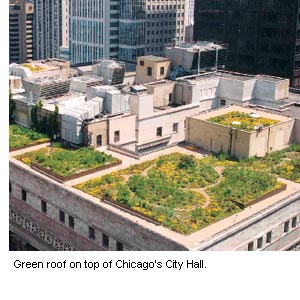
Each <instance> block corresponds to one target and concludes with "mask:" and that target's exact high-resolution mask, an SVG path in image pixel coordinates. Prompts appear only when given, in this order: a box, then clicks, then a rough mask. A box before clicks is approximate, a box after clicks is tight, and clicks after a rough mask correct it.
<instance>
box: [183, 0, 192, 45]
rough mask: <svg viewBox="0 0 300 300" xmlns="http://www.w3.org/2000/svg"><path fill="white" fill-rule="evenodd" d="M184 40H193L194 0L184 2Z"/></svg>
mask: <svg viewBox="0 0 300 300" xmlns="http://www.w3.org/2000/svg"><path fill="white" fill-rule="evenodd" d="M185 7H186V9H185V22H184V23H185V41H186V42H192V41H193V28H194V9H195V0H186V3H185Z"/></svg>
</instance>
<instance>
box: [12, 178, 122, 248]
mask: <svg viewBox="0 0 300 300" xmlns="http://www.w3.org/2000/svg"><path fill="white" fill-rule="evenodd" d="M11 191H12V186H11V183H9V192H10V193H11ZM21 198H22V201H24V202H27V191H25V190H23V189H22V197H21ZM40 201H41V212H42V213H44V214H47V210H48V208H47V202H46V201H44V200H40ZM58 219H59V222H60V223H62V224H64V225H68V227H69V228H70V229H72V230H74V227H75V219H74V217H73V216H71V215H69V216H68V224H66V213H65V212H64V211H62V210H59V214H58ZM88 237H89V239H90V240H96V232H95V228H94V227H91V226H89V232H88ZM101 244H102V247H104V248H106V249H108V247H109V236H108V235H107V234H105V233H102V242H101ZM116 250H117V251H123V250H124V245H123V243H121V242H119V241H117V243H116Z"/></svg>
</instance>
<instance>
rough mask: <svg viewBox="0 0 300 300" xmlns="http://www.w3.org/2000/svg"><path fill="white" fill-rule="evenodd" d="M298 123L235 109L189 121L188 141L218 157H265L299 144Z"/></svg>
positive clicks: (239, 108) (193, 117) (223, 109)
mask: <svg viewBox="0 0 300 300" xmlns="http://www.w3.org/2000/svg"><path fill="white" fill-rule="evenodd" d="M295 122H296V121H295V119H293V118H288V117H285V116H280V115H275V114H270V113H267V112H264V111H260V110H254V109H250V108H246V107H240V106H236V105H232V106H228V107H225V108H220V109H217V110H213V111H210V112H207V113H205V112H204V113H201V114H199V115H196V116H192V117H189V118H188V122H187V133H186V140H187V141H188V142H189V143H191V144H195V145H198V146H199V147H201V148H203V149H205V150H208V151H212V152H215V153H220V152H223V153H228V154H229V155H232V156H235V157H239V158H240V157H252V156H256V157H263V156H265V155H266V154H267V153H270V152H273V151H277V150H281V149H284V148H286V147H287V146H288V145H289V144H291V143H292V142H296V141H299V138H300V137H299V136H297V133H298V130H299V129H298V123H297V124H296V123H295ZM296 125H297V126H296Z"/></svg>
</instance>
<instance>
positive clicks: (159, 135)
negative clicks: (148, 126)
mask: <svg viewBox="0 0 300 300" xmlns="http://www.w3.org/2000/svg"><path fill="white" fill-rule="evenodd" d="M172 129H173V133H178V123H173V126H172ZM156 136H157V137H161V136H162V127H157V128H156Z"/></svg>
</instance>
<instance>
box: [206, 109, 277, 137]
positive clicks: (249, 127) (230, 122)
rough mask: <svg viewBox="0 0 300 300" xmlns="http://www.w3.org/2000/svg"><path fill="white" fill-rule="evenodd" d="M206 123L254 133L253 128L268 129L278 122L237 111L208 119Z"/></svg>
mask: <svg viewBox="0 0 300 300" xmlns="http://www.w3.org/2000/svg"><path fill="white" fill-rule="evenodd" d="M208 121H209V122H213V123H217V124H222V125H225V126H229V127H233V128H237V129H242V130H246V131H249V132H251V131H254V130H255V129H254V127H255V126H258V125H262V126H263V127H268V126H271V125H274V124H277V123H278V122H279V121H277V120H272V119H267V118H262V117H259V118H254V117H251V116H250V115H249V114H246V113H242V112H238V111H233V112H230V113H227V114H224V115H221V116H217V117H213V118H210V119H208Z"/></svg>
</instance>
